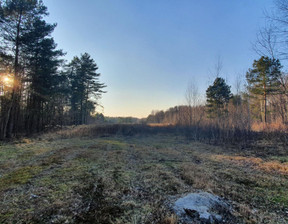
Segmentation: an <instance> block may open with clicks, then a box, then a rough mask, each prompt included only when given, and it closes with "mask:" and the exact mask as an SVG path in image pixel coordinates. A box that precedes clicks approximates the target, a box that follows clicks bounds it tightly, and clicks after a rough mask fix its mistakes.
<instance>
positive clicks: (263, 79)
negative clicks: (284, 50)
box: [246, 56, 282, 123]
mask: <svg viewBox="0 0 288 224" xmlns="http://www.w3.org/2000/svg"><path fill="white" fill-rule="evenodd" d="M281 68H282V66H281V64H280V61H279V60H278V59H277V60H276V59H271V58H269V57H264V56H262V57H261V58H260V59H259V60H255V61H254V63H253V68H252V69H249V71H248V72H247V73H246V79H247V82H248V89H249V92H250V93H252V94H254V95H256V96H259V97H260V101H263V104H264V122H265V123H266V122H267V97H268V96H269V95H272V94H275V93H277V92H279V89H280V88H279V86H280V77H281Z"/></svg>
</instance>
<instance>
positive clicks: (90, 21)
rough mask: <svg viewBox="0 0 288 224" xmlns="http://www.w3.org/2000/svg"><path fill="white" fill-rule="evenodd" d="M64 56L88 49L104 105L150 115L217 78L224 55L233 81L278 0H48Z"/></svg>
mask: <svg viewBox="0 0 288 224" xmlns="http://www.w3.org/2000/svg"><path fill="white" fill-rule="evenodd" d="M44 4H45V5H46V6H47V7H48V11H49V13H50V15H49V17H48V18H46V20H47V21H48V22H51V23H52V22H56V23H57V24H58V26H57V28H56V29H55V32H54V33H53V37H54V38H55V41H56V42H57V43H58V46H59V48H61V49H63V50H64V51H66V52H67V55H66V59H67V60H71V59H72V58H73V56H75V55H77V56H78V55H80V54H81V53H84V52H87V53H89V54H90V55H91V56H92V57H93V58H94V60H95V61H96V63H97V64H98V67H99V72H100V73H101V81H102V82H104V83H106V84H107V85H108V87H107V88H106V90H107V91H108V92H107V93H106V94H104V95H103V97H102V99H101V104H102V105H103V106H104V111H102V110H101V108H99V109H98V111H100V112H104V114H105V115H106V116H136V117H146V116H147V115H148V114H149V113H150V112H151V111H152V110H153V109H164V110H165V109H168V108H169V107H172V106H176V105H180V104H184V103H185V99H184V98H185V97H184V94H185V90H186V87H187V85H188V83H189V82H190V81H191V80H195V81H196V83H197V86H198V87H199V90H200V92H201V93H202V94H203V95H205V90H206V89H207V87H208V85H209V84H211V82H212V81H213V74H212V73H213V70H214V65H215V63H216V62H217V58H218V57H219V56H220V57H221V58H222V62H223V69H222V77H224V78H225V79H227V82H228V84H229V85H231V86H232V89H233V85H234V83H235V77H236V76H237V75H239V74H242V75H245V72H246V71H247V69H248V68H249V67H251V65H252V63H253V60H254V59H257V58H258V57H259V56H258V55H256V53H254V52H253V50H252V47H251V43H252V42H253V41H254V40H255V37H256V32H257V30H258V29H259V28H260V26H262V25H263V24H264V23H265V18H264V15H263V11H264V10H265V9H266V10H268V11H269V9H270V8H271V7H272V6H273V0H201V1H199V0H197V1H196V0H145V1H144V0H83V1H79V0H44Z"/></svg>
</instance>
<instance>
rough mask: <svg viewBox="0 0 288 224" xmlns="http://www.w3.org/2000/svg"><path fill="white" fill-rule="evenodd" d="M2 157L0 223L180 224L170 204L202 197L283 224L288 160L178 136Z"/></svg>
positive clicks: (17, 146) (15, 148) (265, 149)
mask: <svg viewBox="0 0 288 224" xmlns="http://www.w3.org/2000/svg"><path fill="white" fill-rule="evenodd" d="M0 147H1V150H0V197H1V201H0V223H163V224H164V223H167V224H169V223H177V217H176V215H175V214H174V213H173V211H171V209H170V207H171V203H172V202H173V201H175V200H176V199H177V198H179V197H180V196H183V195H185V194H187V193H191V192H197V191H199V190H201V191H206V192H209V193H213V194H216V195H218V196H221V197H223V198H225V199H226V200H227V201H229V202H230V203H231V204H232V205H233V208H234V215H236V216H237V217H239V219H240V220H242V221H239V223H288V218H287V217H288V210H287V208H288V191H287V189H288V163H287V162H288V153H287V152H286V150H285V148H284V147H281V146H278V147H277V148H275V147H273V146H269V145H267V144H266V143H265V144H262V145H261V143H257V145H256V144H255V146H251V147H249V148H245V149H242V150H239V148H236V147H234V146H229V147H228V146H226V147H223V146H213V145H207V144H204V143H199V142H191V141H187V140H186V139H185V138H184V137H181V136H176V135H172V134H171V135H168V134H166V135H164V134H163V135H161V134H157V135H142V136H140V135H139V136H132V137H123V136H116V135H115V136H110V137H97V138H75V137H74V138H66V139H60V138H53V139H49V138H47V139H45V138H42V139H38V140H35V139H34V140H29V139H25V140H23V141H21V142H18V143H13V144H12V143H9V144H8V143H7V144H2V145H1V146H0Z"/></svg>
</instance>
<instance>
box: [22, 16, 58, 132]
mask: <svg viewBox="0 0 288 224" xmlns="http://www.w3.org/2000/svg"><path fill="white" fill-rule="evenodd" d="M54 28H55V25H51V24H47V23H46V22H45V21H44V20H41V19H36V20H35V21H34V23H33V24H32V27H31V28H30V30H31V31H30V32H29V33H26V34H25V35H23V37H22V38H21V40H23V42H24V43H26V44H25V45H24V46H23V52H24V53H25V59H26V60H27V62H26V75H25V77H26V83H27V84H29V89H28V102H27V116H26V125H25V126H26V131H28V132H29V133H31V132H39V131H41V130H43V129H44V127H45V125H47V124H48V123H49V120H47V119H45V118H47V117H48V116H49V117H51V115H53V111H51V108H50V104H51V103H52V102H51V101H52V98H53V95H54V94H56V92H55V85H58V84H57V83H58V82H59V78H58V74H57V73H58V71H57V69H58V67H59V65H60V63H61V62H62V61H61V60H60V59H59V57H60V56H62V55H63V52H62V51H61V50H56V44H55V42H54V40H53V38H51V37H49V35H50V34H51V33H52V32H53V30H54ZM57 91H58V89H57Z"/></svg>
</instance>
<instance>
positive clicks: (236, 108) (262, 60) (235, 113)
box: [147, 0, 288, 134]
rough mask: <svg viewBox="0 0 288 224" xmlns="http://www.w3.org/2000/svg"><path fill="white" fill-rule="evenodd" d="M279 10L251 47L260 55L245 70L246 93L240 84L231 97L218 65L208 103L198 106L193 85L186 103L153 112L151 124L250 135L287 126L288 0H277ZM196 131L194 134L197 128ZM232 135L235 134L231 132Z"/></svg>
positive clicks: (207, 94) (273, 13)
mask: <svg viewBox="0 0 288 224" xmlns="http://www.w3.org/2000/svg"><path fill="white" fill-rule="evenodd" d="M274 3H275V10H274V11H272V12H265V16H266V26H265V27H261V28H260V30H259V32H258V33H257V38H256V41H255V43H254V44H253V49H254V50H255V52H256V53H257V54H258V55H259V58H258V59H257V60H254V62H253V63H251V64H252V66H251V68H250V69H248V71H247V72H246V76H245V81H246V84H245V86H244V89H242V91H240V83H239V82H238V83H237V86H236V90H237V91H236V93H235V94H232V93H231V86H229V85H228V84H227V83H226V81H225V79H223V78H222V77H220V71H221V67H222V65H221V63H218V64H217V65H216V78H215V80H214V82H213V83H212V84H211V85H210V86H209V87H208V88H207V90H206V102H205V103H199V93H198V90H197V87H196V86H197V85H196V84H195V83H192V84H189V86H188V88H187V90H186V94H185V98H186V105H183V106H176V107H173V108H170V109H168V110H167V111H157V112H155V111H154V112H152V113H151V114H150V115H149V116H148V118H147V122H148V123H166V124H177V125H184V126H190V127H194V128H196V129H197V128H200V127H210V128H212V129H213V128H214V127H216V129H219V130H229V131H230V132H231V131H232V132H233V133H236V130H240V131H246V133H248V132H249V131H250V130H259V129H263V128H268V127H275V128H278V129H279V128H286V127H287V124H288V94H287V90H288V74H287V73H285V71H284V69H283V66H282V65H281V62H280V60H281V61H285V60H287V55H288V51H287V47H288V45H287V43H288V42H287V31H286V30H287V24H288V20H287V18H288V10H287V9H288V1H287V0H275V1H274ZM196 129H195V130H196ZM233 133H232V134H233Z"/></svg>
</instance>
